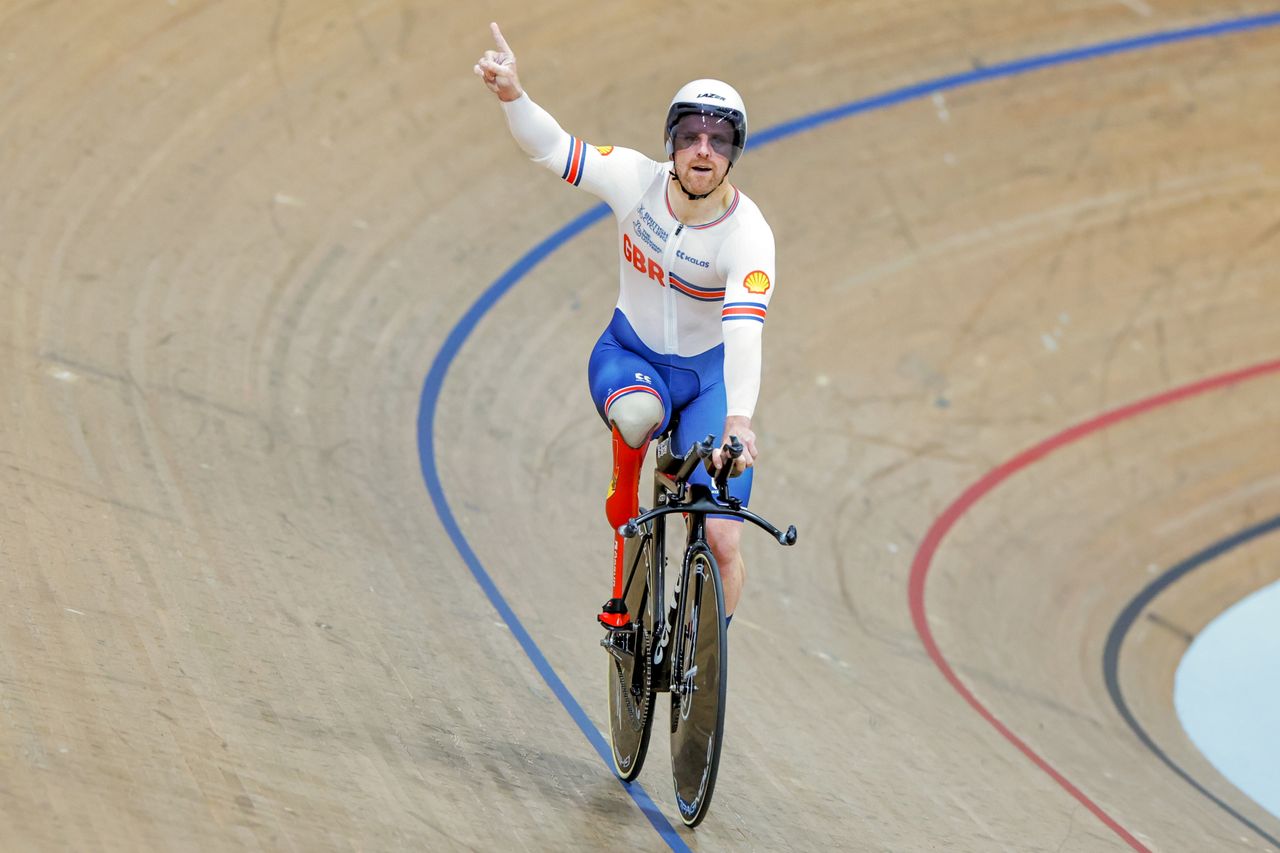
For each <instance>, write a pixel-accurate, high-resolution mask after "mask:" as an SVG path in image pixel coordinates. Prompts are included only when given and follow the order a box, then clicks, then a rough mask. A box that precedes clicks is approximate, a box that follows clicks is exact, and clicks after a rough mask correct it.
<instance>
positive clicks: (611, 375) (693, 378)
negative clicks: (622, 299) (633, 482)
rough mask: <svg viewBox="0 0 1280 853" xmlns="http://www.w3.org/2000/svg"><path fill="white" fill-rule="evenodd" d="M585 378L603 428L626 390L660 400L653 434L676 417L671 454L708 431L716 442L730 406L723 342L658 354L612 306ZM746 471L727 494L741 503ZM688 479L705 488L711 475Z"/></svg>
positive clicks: (702, 472) (747, 492) (700, 472)
mask: <svg viewBox="0 0 1280 853" xmlns="http://www.w3.org/2000/svg"><path fill="white" fill-rule="evenodd" d="M587 381H588V383H589V384H590V387H591V399H592V400H593V401H594V402H595V404H596V411H597V412H599V413H600V418H601V420H603V421H604V424H605V426H606V427H609V428H612V426H611V424H610V423H609V418H608V417H607V416H606V414H605V412H606V411H607V410H608V408H609V406H610V405H612V404H613V403H614V402H615V401H616V400H618V399H619V398H621V397H624V396H626V395H628V394H653V395H655V396H656V397H658V398H659V399H661V400H662V408H663V417H662V425H661V426H660V427H658V431H657V432H655V433H654V435H655V436H657V435H661V434H662V433H663V432H664V431H665V430H666V428H667V424H669V423H670V422H671V418H672V416H673V415H675V414H679V415H680V418H679V421H678V422H677V423H676V430H675V436H674V438H673V442H674V444H673V446H672V450H674V451H675V452H677V453H684V452H685V451H687V450H688V449H689V448H690V447H691V446H692V445H693V444H694V442H697V441H702V439H704V438H706V437H707V436H708V435H712V436H715V441H719V440H720V439H721V432H722V431H723V430H724V417H725V413H726V412H727V411H728V409H729V406H728V404H727V403H726V402H725V396H724V345H723V344H722V345H720V346H717V347H713V348H711V349H709V350H707V351H706V352H704V353H700V354H699V355H695V356H691V357H688V358H685V357H682V356H678V355H659V354H658V353H656V352H654V351H653V350H651V349H649V348H648V347H647V346H645V345H644V344H643V343H641V342H640V338H639V337H637V336H636V333H635V331H634V330H632V328H631V324H630V323H628V322H627V318H626V317H625V316H623V314H622V312H621V311H619V310H617V309H616V308H615V309H614V312H613V319H612V320H611V321H610V322H609V326H608V328H606V329H605V330H604V334H602V335H601V336H600V340H598V341H596V346H595V349H593V350H592V351H591V360H590V361H589V362H588V364H587ZM751 473H752V469H750V468H748V469H747V470H746V472H745V473H744V474H742V475H741V476H739V477H733V478H731V479H730V480H729V494H730V495H732V496H733V497H735V498H737V499H738V500H740V501H742V505H743V506H746V505H747V502H748V500H749V499H750V498H751ZM689 482H691V483H702V484H704V485H706V486H710V485H711V477H710V475H709V474H707V471H706V469H705V468H703V467H702V466H701V465H699V466H698V467H697V468H696V469H695V470H694V474H693V476H692V477H690V478H689ZM738 520H739V521H740V520H741V519H738Z"/></svg>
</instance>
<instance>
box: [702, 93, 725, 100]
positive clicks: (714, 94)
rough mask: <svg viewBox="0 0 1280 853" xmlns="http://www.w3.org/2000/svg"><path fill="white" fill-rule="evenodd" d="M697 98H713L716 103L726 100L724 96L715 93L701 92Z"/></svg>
mask: <svg viewBox="0 0 1280 853" xmlns="http://www.w3.org/2000/svg"><path fill="white" fill-rule="evenodd" d="M698 97H699V98H715V99H716V100H717V101H727V100H728V99H727V98H726V97H725V96H724V95H717V94H716V93H715V92H703V93H702V94H701V95H698Z"/></svg>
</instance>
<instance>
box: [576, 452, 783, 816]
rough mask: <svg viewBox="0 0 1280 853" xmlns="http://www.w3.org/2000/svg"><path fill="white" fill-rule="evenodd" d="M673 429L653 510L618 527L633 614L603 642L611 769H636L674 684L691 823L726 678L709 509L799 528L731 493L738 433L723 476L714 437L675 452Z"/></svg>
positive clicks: (630, 775) (709, 780) (674, 744)
mask: <svg viewBox="0 0 1280 853" xmlns="http://www.w3.org/2000/svg"><path fill="white" fill-rule="evenodd" d="M673 436H674V432H673V428H668V430H667V431H666V432H665V433H664V434H663V435H662V436H661V437H660V438H659V439H658V446H657V466H656V469H655V471H654V488H653V503H654V508H653V509H651V510H648V511H647V512H643V511H642V512H641V514H640V515H639V516H637V517H635V518H633V519H631V520H630V521H628V522H627V523H626V524H624V525H623V526H621V527H619V528H618V532H619V533H620V534H621V535H622V536H623V537H624V551H623V566H624V571H625V572H626V580H625V587H624V591H623V595H622V598H623V600H624V601H625V602H626V604H627V613H628V614H629V615H630V621H629V622H628V624H627V625H625V626H623V627H620V628H608V627H607V626H606V627H607V633H606V635H605V637H604V639H602V640H601V641H600V645H602V646H604V648H605V650H606V651H607V652H608V653H609V669H608V672H609V733H610V740H611V742H612V747H613V764H614V770H615V771H616V772H617V774H618V777H619V778H621V779H622V780H623V781H625V782H630V781H631V780H633V779H635V778H636V777H637V776H638V775H639V774H640V769H641V767H642V766H643V765H644V758H645V754H646V752H647V751H648V748H649V735H650V733H651V731H652V729H653V708H654V702H655V698H656V694H658V693H666V692H669V693H670V694H671V775H672V780H673V782H674V784H675V793H676V805H677V806H678V807H679V810H680V819H681V820H682V821H684V824H685V825H686V826H689V827H694V826H697V825H698V823H699V822H701V820H702V818H703V817H704V816H705V815H706V813H707V808H708V806H710V804H711V794H712V792H713V791H714V789H715V782H716V772H717V770H718V769H719V765H720V746H721V743H722V742H723V739H724V711H725V686H726V682H727V680H728V642H727V637H726V631H725V629H726V627H727V626H726V625H725V618H724V591H723V589H722V587H721V582H720V571H719V568H718V567H717V565H716V559H715V556H714V555H713V554H712V553H711V548H710V546H709V545H708V544H707V536H706V532H707V530H706V522H707V517H708V516H710V515H718V516H735V517H737V518H741V519H743V520H745V521H750V522H752V523H754V524H756V525H758V526H760V527H762V528H764V529H765V530H767V531H768V532H769V533H770V534H771V535H773V537H774V538H775V539H777V540H778V542H779V543H781V544H783V545H794V544H795V541H796V528H795V526H794V525H792V526H790V527H788V528H787V530H786V532H785V533H784V532H783V531H781V530H779V529H778V528H776V527H774V526H773V525H772V524H770V523H769V522H768V521H765V520H764V519H763V518H761V517H760V516H758V515H756V514H755V513H753V512H751V511H750V510H747V509H745V508H743V507H742V505H741V503H740V502H739V501H738V499H737V498H734V497H731V496H730V495H729V493H728V482H729V475H730V472H731V471H732V469H733V460H734V459H737V458H738V457H739V456H740V455H742V445H741V444H740V443H739V442H738V439H737V437H735V436H730V443H729V444H726V445H725V446H724V448H723V449H724V452H725V455H726V457H727V458H726V459H725V463H724V465H723V467H722V468H721V470H720V472H719V473H718V474H717V473H715V472H714V471H713V470H712V463H711V456H712V451H713V450H714V448H715V437H714V436H711V435H708V436H707V437H706V438H705V439H704V440H702V441H700V442H695V443H694V445H693V446H692V447H691V448H689V451H688V452H687V453H685V454H684V455H683V456H677V455H675V454H673V453H672V452H671V450H672V445H671V442H672V440H673ZM700 463H701V464H704V465H705V466H706V468H707V470H708V472H709V473H711V474H712V477H713V486H714V492H713V490H712V488H709V487H707V486H705V485H702V484H699V483H690V482H689V477H690V476H691V475H692V474H693V472H694V469H695V467H696V466H697V465H698V464H700ZM672 513H680V514H682V515H683V516H684V521H685V549H684V556H683V559H682V560H681V562H680V566H679V567H678V571H677V572H676V578H675V604H674V605H672V606H671V607H670V608H669V609H668V608H665V607H664V606H663V605H664V603H665V601H666V598H665V594H664V590H665V588H666V587H665V583H666V570H667V558H666V517H667V516H669V515H671V514H672Z"/></svg>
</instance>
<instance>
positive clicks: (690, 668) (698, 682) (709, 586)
mask: <svg viewBox="0 0 1280 853" xmlns="http://www.w3.org/2000/svg"><path fill="white" fill-rule="evenodd" d="M683 571H684V577H683V579H682V584H681V596H680V603H679V609H678V611H677V618H676V644H675V656H674V657H673V659H672V670H671V775H672V779H673V781H674V782H675V789H676V805H677V806H678V807H679V809H680V819H681V820H683V821H684V823H685V826H690V827H693V826H697V825H698V823H699V822H701V820H702V818H703V817H704V816H706V813H707V808H708V807H709V806H710V805H711V793H712V791H713V790H714V789H715V784H716V771H717V770H718V769H719V767H720V745H721V742H722V741H723V739H724V708H725V686H726V683H727V681H728V676H729V669H728V654H727V653H728V638H727V637H726V634H725V624H724V590H723V588H722V587H721V585H720V570H719V568H718V567H717V566H716V560H715V557H713V556H712V554H711V550H710V549H709V548H708V547H707V546H706V545H705V544H703V543H697V544H695V545H693V546H692V547H690V549H689V551H688V553H687V554H686V556H685V564H684V568H683Z"/></svg>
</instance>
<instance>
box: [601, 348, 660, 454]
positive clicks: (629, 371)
mask: <svg viewBox="0 0 1280 853" xmlns="http://www.w3.org/2000/svg"><path fill="white" fill-rule="evenodd" d="M587 383H588V384H589V386H590V388H591V400H592V402H594V403H595V404H596V412H597V413H599V415H600V419H601V420H603V421H604V423H605V426H609V418H608V415H607V414H606V412H607V411H608V408H609V406H611V405H613V404H614V403H616V402H617V401H618V400H619V399H621V398H623V397H625V396H627V395H629V394H652V395H654V396H656V397H657V398H658V399H659V400H661V401H662V423H661V424H660V425H659V427H658V429H656V430H654V435H657V434H659V433H661V432H662V430H664V429H666V428H667V422H668V421H670V420H671V394H670V392H669V391H668V390H667V383H666V382H664V381H663V380H662V377H661V376H660V375H659V374H658V371H657V370H655V369H654V367H653V365H651V364H650V363H649V362H648V361H647V360H646V359H644V358H642V357H641V356H639V355H637V354H636V353H634V352H632V351H631V350H628V349H624V348H623V347H621V346H618V344H617V343H616V342H615V341H614V340H613V338H612V336H611V335H610V334H609V333H608V332H605V334H604V335H602V336H601V337H600V340H599V341H597V342H596V347H595V349H594V350H592V351H591V360H590V361H589V362H588V363H587Z"/></svg>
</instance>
